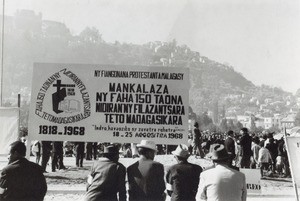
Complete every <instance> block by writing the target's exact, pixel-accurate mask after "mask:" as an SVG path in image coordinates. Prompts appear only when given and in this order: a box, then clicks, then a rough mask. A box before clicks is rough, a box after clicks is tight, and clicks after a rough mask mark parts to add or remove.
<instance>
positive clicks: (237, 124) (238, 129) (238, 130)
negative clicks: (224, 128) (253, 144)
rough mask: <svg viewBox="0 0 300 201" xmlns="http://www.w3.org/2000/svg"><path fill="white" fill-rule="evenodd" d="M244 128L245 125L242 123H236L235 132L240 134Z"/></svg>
mask: <svg viewBox="0 0 300 201" xmlns="http://www.w3.org/2000/svg"><path fill="white" fill-rule="evenodd" d="M243 127H244V126H243V124H242V123H241V122H239V121H238V122H237V123H236V130H235V132H240V130H241V129H242V128H243Z"/></svg>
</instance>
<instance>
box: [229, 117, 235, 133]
mask: <svg viewBox="0 0 300 201" xmlns="http://www.w3.org/2000/svg"><path fill="white" fill-rule="evenodd" d="M227 126H228V130H232V131H233V130H235V129H236V127H235V125H234V123H233V120H232V119H229V120H228V125H227Z"/></svg>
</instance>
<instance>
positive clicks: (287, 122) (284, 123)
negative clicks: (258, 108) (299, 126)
mask: <svg viewBox="0 0 300 201" xmlns="http://www.w3.org/2000/svg"><path fill="white" fill-rule="evenodd" d="M295 118H296V115H295V114H288V115H287V116H286V117H284V118H282V119H281V121H280V124H281V128H282V129H284V128H287V129H290V128H293V127H294V126H295Z"/></svg>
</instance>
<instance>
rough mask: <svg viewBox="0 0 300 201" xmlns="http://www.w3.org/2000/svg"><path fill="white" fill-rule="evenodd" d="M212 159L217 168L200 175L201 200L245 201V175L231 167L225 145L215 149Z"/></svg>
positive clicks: (211, 155)
mask: <svg viewBox="0 0 300 201" xmlns="http://www.w3.org/2000/svg"><path fill="white" fill-rule="evenodd" d="M210 158H211V159H212V161H213V162H214V164H215V167H214V168H211V169H208V170H206V171H204V172H202V173H201V174H200V185H199V193H200V198H201V199H202V200H207V201H245V200H246V198H247V188H246V178H245V175H244V174H243V173H241V172H239V171H237V170H234V169H232V168H230V167H229V162H230V156H229V155H228V153H227V152H226V150H225V148H224V145H217V146H216V147H214V150H213V151H212V152H211V153H210Z"/></svg>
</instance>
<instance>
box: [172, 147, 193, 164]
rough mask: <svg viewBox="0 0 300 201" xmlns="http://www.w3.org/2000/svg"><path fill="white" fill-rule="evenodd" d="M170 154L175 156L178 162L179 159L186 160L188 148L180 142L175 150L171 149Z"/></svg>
mask: <svg viewBox="0 0 300 201" xmlns="http://www.w3.org/2000/svg"><path fill="white" fill-rule="evenodd" d="M172 154H173V155H174V156H175V158H176V160H177V161H178V162H180V161H187V159H188V158H189V156H190V154H189V148H188V147H187V146H186V145H185V144H180V145H178V147H177V148H176V150H175V151H172Z"/></svg>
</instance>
